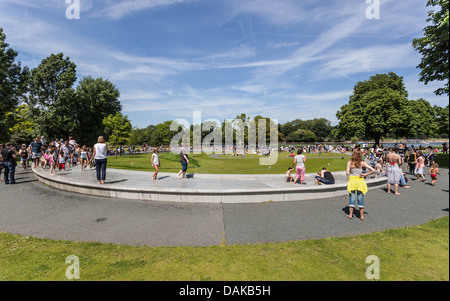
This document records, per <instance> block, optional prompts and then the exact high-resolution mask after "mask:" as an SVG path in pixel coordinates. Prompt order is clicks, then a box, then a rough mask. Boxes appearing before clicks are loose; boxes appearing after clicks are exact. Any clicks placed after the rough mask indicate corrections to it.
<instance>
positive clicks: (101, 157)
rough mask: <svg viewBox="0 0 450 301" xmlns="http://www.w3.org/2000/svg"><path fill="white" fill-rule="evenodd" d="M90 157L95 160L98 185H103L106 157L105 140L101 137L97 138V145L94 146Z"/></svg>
mask: <svg viewBox="0 0 450 301" xmlns="http://www.w3.org/2000/svg"><path fill="white" fill-rule="evenodd" d="M92 157H93V159H94V160H95V169H96V171H97V181H98V184H105V179H106V164H107V156H106V144H105V138H104V137H103V136H100V137H98V143H97V144H95V145H94V153H93V154H92Z"/></svg>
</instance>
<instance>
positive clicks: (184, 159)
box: [177, 146, 189, 180]
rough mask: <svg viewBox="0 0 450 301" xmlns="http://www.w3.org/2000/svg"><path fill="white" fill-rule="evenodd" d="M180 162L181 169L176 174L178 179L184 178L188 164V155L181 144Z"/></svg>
mask: <svg viewBox="0 0 450 301" xmlns="http://www.w3.org/2000/svg"><path fill="white" fill-rule="evenodd" d="M180 162H181V170H180V172H179V173H178V175H177V178H178V180H181V179H184V178H186V171H187V168H188V164H189V157H188V155H187V154H186V152H185V150H184V148H183V146H181V148H180Z"/></svg>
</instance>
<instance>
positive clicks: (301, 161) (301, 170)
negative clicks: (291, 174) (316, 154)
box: [292, 148, 306, 184]
mask: <svg viewBox="0 0 450 301" xmlns="http://www.w3.org/2000/svg"><path fill="white" fill-rule="evenodd" d="M302 154H303V148H300V149H299V150H298V151H297V156H295V158H294V164H292V167H294V166H295V171H296V175H295V179H294V183H297V181H298V180H299V179H300V184H303V181H304V180H305V169H306V168H305V162H306V157H305V156H304V155H302Z"/></svg>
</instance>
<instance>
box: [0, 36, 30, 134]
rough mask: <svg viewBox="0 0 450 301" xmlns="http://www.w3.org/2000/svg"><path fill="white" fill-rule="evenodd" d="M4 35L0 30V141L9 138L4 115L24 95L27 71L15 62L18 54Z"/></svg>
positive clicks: (6, 119) (13, 107)
mask: <svg viewBox="0 0 450 301" xmlns="http://www.w3.org/2000/svg"><path fill="white" fill-rule="evenodd" d="M5 40H6V35H5V34H4V32H3V29H2V28H0V141H2V140H5V141H6V140H8V139H9V138H10V135H9V128H10V124H9V121H10V120H11V119H10V118H7V117H6V116H5V114H6V113H7V112H11V111H13V110H14V109H15V108H16V107H17V106H18V105H19V102H20V101H21V100H22V98H23V96H24V94H25V93H26V83H27V78H28V73H29V69H28V68H27V67H25V68H23V69H22V67H21V63H20V62H19V63H18V62H16V57H17V55H18V53H17V52H16V51H14V50H13V49H11V48H9V45H8V44H7V43H6V42H5Z"/></svg>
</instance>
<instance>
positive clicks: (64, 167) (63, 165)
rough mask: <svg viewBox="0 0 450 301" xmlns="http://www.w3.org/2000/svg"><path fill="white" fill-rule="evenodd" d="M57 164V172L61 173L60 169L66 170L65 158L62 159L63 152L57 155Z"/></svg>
mask: <svg viewBox="0 0 450 301" xmlns="http://www.w3.org/2000/svg"><path fill="white" fill-rule="evenodd" d="M58 163H59V165H58V167H59V171H61V169H64V170H66V158H65V157H64V152H60V153H59V159H58Z"/></svg>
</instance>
